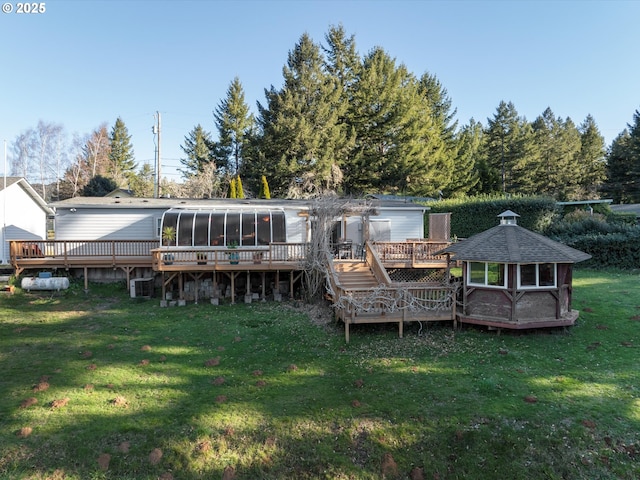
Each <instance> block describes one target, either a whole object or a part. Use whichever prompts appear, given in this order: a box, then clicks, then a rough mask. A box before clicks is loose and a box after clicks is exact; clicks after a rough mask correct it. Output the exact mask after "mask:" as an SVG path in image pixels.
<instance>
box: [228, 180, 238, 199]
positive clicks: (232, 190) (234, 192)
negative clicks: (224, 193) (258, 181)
mask: <svg viewBox="0 0 640 480" xmlns="http://www.w3.org/2000/svg"><path fill="white" fill-rule="evenodd" d="M229 198H238V186H237V184H236V177H231V179H230V180H229Z"/></svg>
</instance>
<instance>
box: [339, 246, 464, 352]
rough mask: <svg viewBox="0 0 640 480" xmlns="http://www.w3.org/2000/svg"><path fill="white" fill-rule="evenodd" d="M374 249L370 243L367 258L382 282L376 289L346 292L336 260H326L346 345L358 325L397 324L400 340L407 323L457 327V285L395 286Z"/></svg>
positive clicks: (353, 289) (416, 284)
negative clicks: (444, 323) (445, 322)
mask: <svg viewBox="0 0 640 480" xmlns="http://www.w3.org/2000/svg"><path fill="white" fill-rule="evenodd" d="M395 245H397V244H395ZM373 247H374V246H373V245H372V243H371V242H367V244H366V246H365V252H364V257H365V261H366V263H367V264H368V265H369V267H370V268H371V269H372V271H373V273H374V275H375V276H376V279H377V280H378V281H379V282H380V284H379V285H378V286H376V287H371V288H345V287H344V286H343V285H341V284H340V276H339V274H338V272H337V271H336V270H335V268H334V266H333V259H332V258H328V259H327V264H328V267H327V275H328V278H327V280H328V286H329V287H330V289H331V292H330V293H331V295H332V296H333V299H332V300H333V304H334V308H335V310H336V315H337V317H338V318H340V319H341V320H342V321H343V322H344V324H345V340H346V341H347V342H349V325H350V324H356V323H379V322H397V323H398V328H399V334H400V337H402V330H403V329H402V324H403V322H406V321H418V320H423V321H430V320H431V321H434V320H452V321H453V322H454V326H455V321H456V302H455V299H456V294H457V289H458V286H457V285H454V284H451V285H431V284H424V283H419V282H416V283H401V282H392V281H391V280H390V278H389V275H388V274H387V272H386V270H385V269H384V267H382V265H381V260H380V258H379V256H378V251H377V249H374V248H373ZM443 248H444V247H443ZM434 251H437V250H434ZM445 260H446V258H445Z"/></svg>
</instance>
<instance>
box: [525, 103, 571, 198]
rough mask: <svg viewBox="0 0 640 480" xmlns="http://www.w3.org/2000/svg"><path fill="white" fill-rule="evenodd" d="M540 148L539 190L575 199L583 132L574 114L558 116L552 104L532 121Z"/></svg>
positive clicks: (555, 195)
mask: <svg viewBox="0 0 640 480" xmlns="http://www.w3.org/2000/svg"><path fill="white" fill-rule="evenodd" d="M532 127H533V131H534V134H535V141H536V144H537V146H538V150H539V152H540V161H539V164H538V169H537V172H538V175H537V178H538V188H537V192H538V193H541V194H546V195H550V196H552V197H554V198H556V199H557V200H568V199H575V196H576V194H575V192H576V190H577V189H578V183H579V182H578V175H579V172H578V171H579V168H578V167H577V166H576V162H575V159H576V157H577V155H578V153H579V151H580V133H579V132H578V129H577V127H576V126H575V124H574V123H573V122H572V121H571V119H570V118H567V119H566V120H562V119H561V118H556V117H555V116H554V114H553V112H552V111H551V109H550V108H547V109H546V110H545V111H544V112H543V113H542V115H541V116H539V117H538V118H537V119H536V120H535V121H534V122H533V123H532Z"/></svg>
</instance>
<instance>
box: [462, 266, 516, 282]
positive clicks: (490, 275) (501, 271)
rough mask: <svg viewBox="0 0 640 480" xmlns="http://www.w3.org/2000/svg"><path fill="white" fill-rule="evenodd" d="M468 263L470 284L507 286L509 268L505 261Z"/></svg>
mask: <svg viewBox="0 0 640 480" xmlns="http://www.w3.org/2000/svg"><path fill="white" fill-rule="evenodd" d="M467 265H468V267H467V268H468V270H467V278H468V279H469V280H468V282H467V283H468V284H469V285H478V286H483V287H502V288H506V286H507V270H506V268H505V264H504V263H494V262H469V263H468V264H467Z"/></svg>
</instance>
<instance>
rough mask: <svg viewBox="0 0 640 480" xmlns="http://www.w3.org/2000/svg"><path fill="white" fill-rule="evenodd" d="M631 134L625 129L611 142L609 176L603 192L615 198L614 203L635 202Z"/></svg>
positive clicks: (608, 163)
mask: <svg viewBox="0 0 640 480" xmlns="http://www.w3.org/2000/svg"><path fill="white" fill-rule="evenodd" d="M630 143H631V135H629V130H627V129H624V130H623V131H622V132H621V133H620V134H619V135H618V136H617V137H616V138H615V139H614V140H613V142H611V146H610V147H609V151H608V152H607V166H606V173H607V178H606V180H605V182H604V184H603V185H602V193H603V194H604V195H605V196H607V197H610V198H611V199H613V202H614V203H633V202H634V201H635V200H634V195H633V186H634V183H636V182H634V179H633V177H632V174H631V170H632V165H631V164H632V161H631V157H632V155H631V151H630V149H629V144H630Z"/></svg>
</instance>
